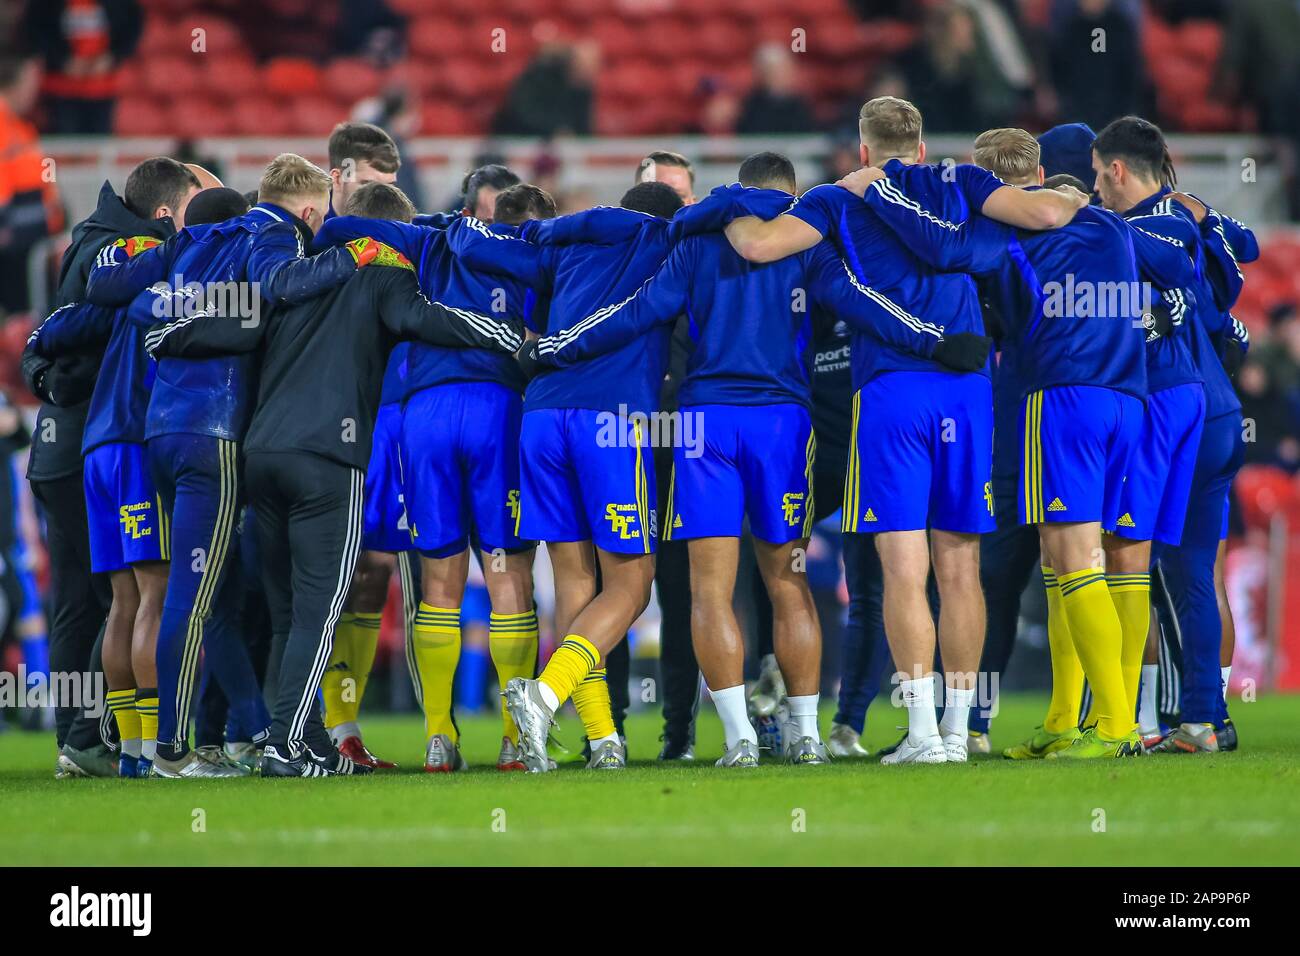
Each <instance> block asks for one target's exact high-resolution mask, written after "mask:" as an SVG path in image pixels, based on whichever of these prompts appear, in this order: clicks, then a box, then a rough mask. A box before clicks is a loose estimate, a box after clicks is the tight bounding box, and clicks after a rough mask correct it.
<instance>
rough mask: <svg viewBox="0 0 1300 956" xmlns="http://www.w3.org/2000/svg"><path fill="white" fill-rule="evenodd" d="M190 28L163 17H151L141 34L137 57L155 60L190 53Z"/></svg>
mask: <svg viewBox="0 0 1300 956" xmlns="http://www.w3.org/2000/svg"><path fill="white" fill-rule="evenodd" d="M190 29H191V28H190V27H188V26H186V25H185V24H182V23H177V22H174V21H171V20H166V19H163V18H161V17H149V18H148V19H147V20H146V21H145V25H144V30H143V32H142V33H141V34H140V44H139V46H137V47H136V56H137V57H139V58H141V59H153V58H154V57H158V56H176V55H178V54H180V53H188V52H190V42H191V39H190Z"/></svg>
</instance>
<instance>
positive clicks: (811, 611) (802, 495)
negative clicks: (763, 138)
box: [537, 153, 989, 767]
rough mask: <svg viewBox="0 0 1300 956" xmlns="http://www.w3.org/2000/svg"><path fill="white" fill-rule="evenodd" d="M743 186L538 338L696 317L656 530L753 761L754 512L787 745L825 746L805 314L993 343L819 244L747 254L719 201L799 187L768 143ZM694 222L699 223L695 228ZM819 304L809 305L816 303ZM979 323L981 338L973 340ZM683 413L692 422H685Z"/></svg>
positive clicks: (582, 351)
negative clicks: (749, 569) (623, 292)
mask: <svg viewBox="0 0 1300 956" xmlns="http://www.w3.org/2000/svg"><path fill="white" fill-rule="evenodd" d="M739 176H740V185H739V187H735V188H724V189H720V190H717V191H715V193H714V194H713V195H711V196H710V197H708V198H707V199H706V200H705V201H704V202H703V203H700V204H698V205H696V206H694V207H692V208H691V209H690V210H689V211H687V212H685V213H682V214H680V215H678V216H677V217H676V219H675V220H674V227H675V228H676V229H678V230H679V231H680V232H682V233H683V234H685V235H686V238H684V239H683V240H682V241H681V242H680V243H678V244H677V246H676V247H675V248H674V249H673V252H672V254H671V255H670V256H669V257H668V261H667V262H666V263H665V264H664V266H663V267H662V268H661V269H660V270H659V271H658V272H657V273H656V274H655V276H654V277H653V278H652V279H651V280H650V281H649V282H648V283H646V284H645V285H644V286H643V287H642V288H641V289H640V290H638V291H637V292H636V294H635V295H633V296H632V297H630V298H628V299H625V300H622V301H611V302H609V303H607V304H605V305H604V306H603V307H601V308H600V309H598V310H596V311H594V312H592V313H591V314H590V315H588V316H587V317H585V318H583V319H581V320H579V321H577V322H572V323H571V324H570V325H569V327H567V328H565V329H561V330H557V331H553V332H550V333H549V334H548V335H546V336H545V337H543V338H542V339H541V340H540V341H539V342H538V345H537V356H538V361H539V362H540V363H541V364H542V366H543V367H546V368H566V367H570V366H573V365H575V364H581V363H583V362H588V361H590V360H591V359H593V358H595V357H597V356H599V355H602V354H606V353H608V352H610V351H613V350H615V349H618V348H621V347H623V346H624V345H625V344H627V343H628V342H631V341H637V340H640V339H641V337H642V336H643V335H646V334H654V333H655V330H656V327H662V326H665V325H666V324H668V323H671V322H673V321H674V320H675V319H676V317H677V316H678V315H679V314H683V313H684V314H689V315H690V316H691V317H692V320H693V323H694V325H695V328H696V336H697V341H696V346H695V350H694V351H693V352H692V354H691V357H690V360H689V363H688V366H687V373H686V378H685V382H684V383H683V385H682V392H681V416H682V418H683V428H684V429H686V433H688V434H695V435H697V436H699V437H700V438H701V439H702V441H701V442H699V443H698V444H695V443H692V444H690V445H688V444H686V443H685V442H679V443H678V444H676V445H675V447H674V462H673V477H672V482H671V484H670V489H671V490H670V492H669V500H668V501H667V502H666V503H665V511H664V515H663V520H664V532H663V536H664V538H665V539H668V540H671V539H675V538H679V537H680V538H681V539H685V540H687V541H688V542H689V545H690V568H691V616H692V626H691V633H692V635H693V638H694V644H695V649H696V657H697V658H698V660H699V661H700V665H701V669H702V670H703V672H704V676H705V679H706V680H707V682H708V685H709V690H710V693H711V695H712V698H713V702H714V705H715V706H716V708H717V710H718V714H719V716H720V717H721V719H722V723H723V727H724V729H725V732H726V752H725V753H724V754H723V756H722V757H721V759H720V760H719V761H718V765H719V766H723V767H752V766H755V765H757V762H758V740H757V736H756V733H755V730H754V727H753V725H752V724H751V723H750V721H749V716H748V713H747V707H746V701H745V685H744V680H743V669H744V659H745V654H744V644H743V642H742V640H741V634H740V628H739V624H738V622H737V620H736V616H735V613H734V610H733V608H732V595H733V592H734V591H735V586H736V569H737V565H738V561H739V557H740V537H741V533H742V530H743V528H744V526H745V523H746V519H748V525H749V528H750V530H751V532H752V534H753V537H754V549H755V553H756V555H757V558H758V565H759V568H760V570H761V573H762V576H763V583H764V585H765V588H766V591H767V593H768V595H769V596H770V598H771V602H772V607H773V615H774V646H775V650H776V654H777V656H778V659H779V661H780V665H781V671H782V674H783V675H784V678H785V683H786V686H787V688H788V689H789V698H788V702H789V709H790V726H789V727H788V728H787V730H786V733H785V734H784V735H783V736H784V738H785V740H786V744H785V748H784V753H783V754H780V755H779V756H781V757H782V758H783V759H784V760H786V761H787V762H789V763H795V764H822V763H826V762H827V761H828V760H829V757H828V756H827V753H826V748H825V746H824V745H823V744H822V741H821V733H820V731H819V729H818V726H817V704H818V696H819V695H818V688H819V686H820V669H821V629H820V627H819V625H818V621H817V613H816V609H815V608H814V606H813V600H812V594H811V592H810V591H809V588H808V583H807V578H806V576H805V574H804V572H803V568H802V563H801V560H800V556H801V555H802V554H803V553H804V552H805V551H806V549H807V545H808V538H809V535H810V534H811V530H812V524H813V516H814V514H815V505H814V488H813V469H814V467H815V457H816V454H815V453H816V442H815V440H814V438H813V433H812V419H811V416H810V414H809V405H810V404H811V399H812V395H811V382H810V369H809V359H810V354H809V348H810V347H811V343H812V339H813V324H814V318H815V317H816V318H818V319H824V318H826V313H833V314H834V315H836V316H839V317H841V318H843V319H844V320H845V321H847V322H849V323H850V324H851V325H853V326H854V327H856V328H858V329H860V330H861V331H863V332H864V333H865V334H868V335H871V336H873V337H876V338H877V339H879V340H881V341H888V342H890V343H891V344H893V345H894V346H895V347H897V348H900V349H909V350H912V351H914V352H915V353H916V354H919V355H927V356H928V355H935V356H936V357H938V356H944V357H947V356H950V355H952V354H954V351H961V350H962V348H963V346H965V345H967V344H969V345H970V346H971V348H970V350H969V361H966V362H959V364H960V367H961V368H963V369H966V370H971V369H975V368H980V367H982V366H983V364H984V363H985V361H986V360H987V358H988V347H989V340H988V339H985V338H983V337H982V336H974V337H963V336H955V337H954V338H953V340H948V339H946V338H945V337H944V336H943V334H942V332H941V331H940V330H939V329H938V328H937V327H935V326H929V327H926V326H924V325H923V324H922V323H907V322H902V321H899V319H898V317H897V314H896V311H895V310H896V307H894V306H893V305H892V303H889V302H888V301H885V300H884V299H883V297H882V296H880V295H879V293H877V292H875V290H872V289H868V288H866V287H864V286H862V285H861V284H860V283H857V282H856V281H855V280H854V279H853V277H852V273H851V271H850V270H849V268H848V266H847V265H846V264H845V263H844V262H842V261H841V260H840V258H839V256H838V255H836V254H835V252H834V251H833V248H832V247H831V246H830V245H829V244H827V243H821V244H818V245H817V246H816V247H815V248H814V250H812V251H810V252H807V253H804V254H800V255H798V256H791V257H788V258H786V259H783V260H781V261H779V262H776V263H771V264H765V265H757V266H756V265H751V264H750V263H748V262H746V261H745V260H744V259H742V258H741V257H740V256H739V255H737V254H736V252H735V251H734V250H733V249H732V248H731V245H730V244H729V243H728V242H727V240H726V237H725V236H724V235H723V234H722V229H721V227H722V225H723V224H724V219H723V218H722V217H719V216H718V215H717V214H716V212H715V207H717V206H731V205H732V204H733V203H734V204H736V205H739V206H740V207H741V208H742V211H744V212H750V211H754V210H758V211H762V212H764V213H766V214H767V215H775V214H776V213H778V212H780V211H781V210H783V209H785V208H786V207H787V206H788V205H789V202H790V199H791V197H792V195H793V193H794V190H795V177H794V167H793V165H792V164H791V163H790V161H789V160H788V159H786V158H785V157H784V156H781V155H779V154H777V153H757V154H755V155H753V156H750V157H749V158H748V159H746V160H745V161H744V163H742V164H741V167H740V173H739ZM697 230H699V232H700V233H701V234H698V235H697V234H692V233H694V232H696V231H697ZM815 314H816V315H815ZM970 338H973V339H974V341H970V342H968V341H966V340H968V339H970ZM688 426H689V427H688Z"/></svg>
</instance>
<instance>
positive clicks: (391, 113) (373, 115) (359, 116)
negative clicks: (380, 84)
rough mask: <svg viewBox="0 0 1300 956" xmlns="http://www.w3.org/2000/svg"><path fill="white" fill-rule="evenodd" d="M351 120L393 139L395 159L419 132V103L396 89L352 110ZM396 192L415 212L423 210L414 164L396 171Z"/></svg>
mask: <svg viewBox="0 0 1300 956" xmlns="http://www.w3.org/2000/svg"><path fill="white" fill-rule="evenodd" d="M351 118H352V120H353V122H356V123H371V124H372V125H374V126H378V127H379V128H380V129H382V130H383V131H384V132H385V133H387V134H388V135H389V136H391V137H392V138H393V143H394V144H395V145H396V146H397V153H398V155H399V156H400V155H402V154H404V153H405V152H406V141H407V140H408V139H410V138H411V137H412V136H414V135H416V134H417V133H418V132H419V131H420V109H419V102H418V100H417V99H416V98H415V95H414V94H413V93H412V92H411V90H409V89H407V88H406V87H402V86H395V87H392V88H390V89H388V90H386V91H385V92H384V93H382V94H381V95H379V96H372V97H370V98H369V99H364V100H362V101H361V102H359V103H357V105H356V106H354V107H353V108H352V117H351ZM396 185H397V188H398V189H400V190H401V191H402V192H404V193H406V198H407V199H409V200H411V203H412V204H413V205H414V206H415V208H416V209H424V208H426V207H425V205H424V190H423V189H422V188H421V187H420V177H419V174H418V172H417V170H416V165H415V163H414V162H404V163H402V164H401V165H400V166H398V167H397V183H396Z"/></svg>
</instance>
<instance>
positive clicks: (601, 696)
mask: <svg viewBox="0 0 1300 956" xmlns="http://www.w3.org/2000/svg"><path fill="white" fill-rule="evenodd" d="M573 706H574V707H575V708H577V711H578V717H579V718H580V719H581V720H582V726H583V727H584V728H586V731H587V739H588V740H603V739H604V738H606V737H609V736H612V735H613V734H615V733H616V732H617V729H616V728H615V727H614V712H613V711H612V710H611V709H610V705H609V681H607V680H606V679H605V668H603V667H602V668H600V669H599V670H594V671H591V672H590V673H589V674H587V676H586V677H584V678H583V679H582V683H580V684H579V685H578V686H577V687H575V688H574V690H573Z"/></svg>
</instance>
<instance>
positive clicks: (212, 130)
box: [171, 96, 237, 139]
mask: <svg viewBox="0 0 1300 956" xmlns="http://www.w3.org/2000/svg"><path fill="white" fill-rule="evenodd" d="M174 107H175V108H174V109H173V110H172V128H171V132H172V133H174V134H175V135H176V136H177V137H178V138H179V139H202V138H203V137H205V136H229V135H231V134H232V133H235V132H237V122H236V118H235V113H234V110H233V109H231V108H230V107H228V106H226V104H224V103H222V102H221V101H220V100H217V99H214V98H213V97H210V96H191V97H186V98H185V99H183V100H178V101H177V102H176V103H175V104H174Z"/></svg>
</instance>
